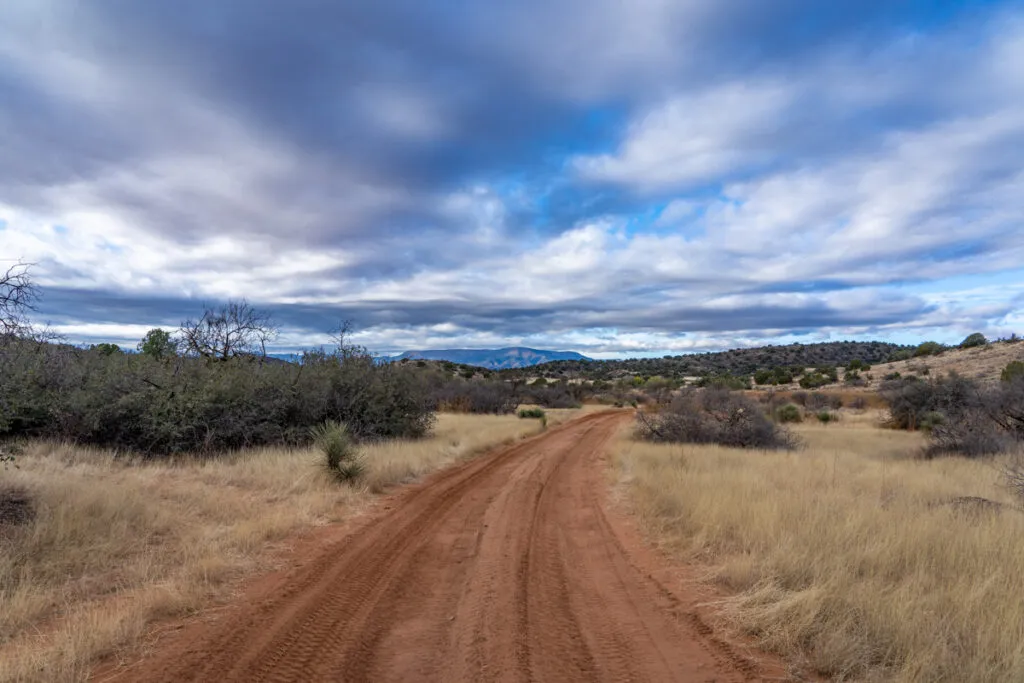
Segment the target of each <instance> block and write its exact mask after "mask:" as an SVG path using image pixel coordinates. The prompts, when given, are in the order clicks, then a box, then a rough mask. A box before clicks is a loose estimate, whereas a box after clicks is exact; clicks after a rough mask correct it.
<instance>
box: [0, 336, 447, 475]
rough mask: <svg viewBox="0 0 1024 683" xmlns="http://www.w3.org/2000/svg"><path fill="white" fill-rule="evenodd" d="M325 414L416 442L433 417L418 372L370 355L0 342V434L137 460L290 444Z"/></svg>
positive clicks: (364, 433) (367, 435) (359, 429)
mask: <svg viewBox="0 0 1024 683" xmlns="http://www.w3.org/2000/svg"><path fill="white" fill-rule="evenodd" d="M326 420H336V421H339V422H343V423H345V424H346V426H347V429H348V431H349V433H350V434H351V435H352V436H353V437H355V438H359V439H379V438H400V437H419V436H423V435H424V434H426V433H427V432H428V431H429V429H430V427H431V425H432V424H433V420H434V406H433V403H432V398H431V396H430V393H429V386H428V385H427V383H426V382H425V373H424V372H422V371H417V370H416V368H415V367H414V366H412V365H411V364H410V365H400V364H398V363H383V364H381V363H378V362H376V361H375V360H374V359H373V358H372V357H371V356H369V354H362V353H347V354H345V355H342V354H334V353H328V352H325V351H323V350H317V351H311V352H308V353H306V354H305V355H304V356H303V358H302V361H301V362H300V363H286V362H283V361H270V360H265V361H264V360H259V359H254V358H252V357H234V358H229V359H227V360H225V361H218V362H210V361H207V360H205V359H203V358H195V357H182V356H177V357H174V358H172V359H167V358H164V359H163V360H157V359H156V358H155V357H153V356H150V355H145V354H123V353H120V354H111V355H102V354H99V353H95V352H90V351H86V350H82V349H77V348H74V347H70V346H66V345H58V344H36V343H34V342H21V341H11V340H7V342H6V343H3V344H0V438H4V437H7V438H22V437H36V438H47V439H56V440H66V441H71V442H76V443H82V444H89V445H95V446H100V447H107V448H115V449H119V450H126V451H132V452H136V453H139V454H142V455H169V454H176V453H203V454H216V453H221V452H225V451H232V450H237V449H240V448H249V447H254V446H266V445H276V444H281V445H293V446H300V445H305V444H308V443H309V441H310V433H309V430H310V428H311V427H313V426H315V425H319V424H321V423H323V422H325V421H326Z"/></svg>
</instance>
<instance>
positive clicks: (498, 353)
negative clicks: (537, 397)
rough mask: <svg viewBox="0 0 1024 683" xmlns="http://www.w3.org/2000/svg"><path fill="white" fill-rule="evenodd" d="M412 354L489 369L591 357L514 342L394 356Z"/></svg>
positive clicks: (407, 355) (411, 353)
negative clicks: (498, 346) (507, 345)
mask: <svg viewBox="0 0 1024 683" xmlns="http://www.w3.org/2000/svg"><path fill="white" fill-rule="evenodd" d="M403 358H414V359H418V360H447V361H451V362H452V363H462V364H463V365H476V366H477V367H481V368H488V369H490V370H505V369H508V368H526V367H529V366H531V365H538V364H540V363H547V362H548V361H553V360H590V359H589V358H587V357H586V356H584V355H581V354H579V353H576V352H575V351H543V350H540V349H528V348H525V347H522V346H516V347H512V348H508V349H431V350H429V351H406V352H405V353H403V354H401V355H399V356H393V357H392V359H393V360H402V359H403Z"/></svg>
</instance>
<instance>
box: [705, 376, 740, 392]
mask: <svg viewBox="0 0 1024 683" xmlns="http://www.w3.org/2000/svg"><path fill="white" fill-rule="evenodd" d="M697 386H698V387H701V388H707V389H725V390H729V391H734V390H739V389H750V388H751V384H750V378H749V377H738V376H736V375H732V374H729V373H724V374H715V375H704V376H703V377H701V378H700V379H699V380H697Z"/></svg>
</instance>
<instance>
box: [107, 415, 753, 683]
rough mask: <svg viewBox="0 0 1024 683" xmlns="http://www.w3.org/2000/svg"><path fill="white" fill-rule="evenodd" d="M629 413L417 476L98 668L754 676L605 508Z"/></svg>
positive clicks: (411, 677) (337, 675)
mask: <svg viewBox="0 0 1024 683" xmlns="http://www.w3.org/2000/svg"><path fill="white" fill-rule="evenodd" d="M626 417H627V414H626V413H623V412H621V411H618V412H611V413H597V414H592V415H588V416H586V417H584V418H581V419H578V420H576V421H574V422H571V423H568V424H566V425H562V426H560V427H557V428H554V429H552V430H550V431H548V432H546V433H545V434H544V435H542V436H540V437H535V438H533V439H530V440H528V441H524V442H521V443H519V444H517V445H514V446H511V447H507V448H505V449H503V450H500V451H497V452H495V453H492V454H489V455H486V456H483V457H480V458H477V459H475V460H472V461H470V462H468V463H465V464H463V465H460V466H458V467H455V468H453V469H450V470H447V471H445V472H443V473H441V474H439V475H438V476H435V477H432V478H431V479H429V480H428V481H426V482H425V483H423V484H421V485H418V486H414V487H410V488H409V489H408V490H406V491H404V492H402V493H401V494H399V496H398V498H397V500H396V502H395V504H394V505H393V506H392V508H391V510H389V511H387V512H386V513H384V514H383V515H382V516H380V517H379V518H377V519H375V520H374V521H373V522H372V523H369V524H366V525H365V526H363V527H361V528H359V529H358V530H356V531H355V532H353V533H352V534H351V535H349V536H348V537H347V538H345V539H344V541H343V542H339V543H337V544H334V545H333V546H330V547H328V548H325V549H324V550H323V551H322V552H321V554H320V555H319V556H318V557H317V558H316V559H315V560H314V561H312V562H310V563H308V564H307V565H305V566H303V567H300V568H299V569H297V570H295V572H294V575H292V576H290V577H289V581H288V582H287V583H286V584H285V586H286V588H285V589H284V590H279V591H275V592H273V593H271V594H269V595H264V596H258V597H257V598H255V599H252V600H249V601H247V602H246V603H245V604H242V605H239V606H237V607H235V608H234V609H233V610H231V611H230V612H229V613H228V615H227V616H225V617H222V618H221V619H218V620H215V621H213V622H206V623H204V622H192V623H190V624H189V625H188V626H187V627H186V628H184V629H183V630H182V631H181V632H180V633H179V634H177V636H172V637H170V638H168V639H167V640H166V642H162V643H159V646H158V647H157V648H156V650H155V652H154V653H153V654H152V655H151V656H150V657H148V658H146V659H143V660H142V661H141V662H138V663H136V664H134V665H132V666H129V667H126V668H123V669H120V670H117V671H114V672H112V674H111V672H107V674H106V675H102V676H98V677H97V678H101V679H102V680H125V681H129V680H130V681H218V682H220V681H246V682H250V681H279V682H281V683H286V682H293V681H374V682H377V681H627V680H628V681H644V680H650V681H718V682H719V683H721V682H723V681H743V680H754V679H756V678H757V676H758V671H757V669H756V666H755V665H754V664H753V663H752V662H751V661H750V660H748V659H746V658H744V657H741V656H739V655H737V654H736V653H735V651H734V650H732V649H731V648H730V647H729V646H728V645H726V644H724V643H723V642H722V641H720V640H718V639H716V638H715V637H714V636H713V635H712V634H711V633H710V632H709V629H707V628H706V627H705V626H704V625H703V622H701V621H700V620H699V618H697V617H695V616H694V615H693V614H692V613H690V612H688V611H687V610H686V609H684V608H683V607H682V606H681V605H680V602H679V600H678V599H677V598H676V597H675V596H674V595H673V594H672V593H671V592H670V591H668V590H666V589H665V588H664V587H663V586H661V585H660V584H659V583H657V582H656V581H655V580H654V579H653V578H651V576H650V575H649V574H648V573H646V572H645V571H643V570H642V569H640V568H638V566H637V565H636V564H635V562H634V560H633V558H631V556H630V553H629V552H628V550H627V549H626V547H625V546H624V545H623V543H622V540H621V538H620V537H619V535H617V533H616V531H615V529H614V528H613V525H612V524H611V523H610V522H609V519H608V517H607V516H606V513H605V507H604V505H603V502H604V501H603V498H604V494H605V490H606V489H607V481H606V479H605V478H604V473H603V466H602V463H601V457H602V455H603V453H604V452H605V450H606V448H607V446H608V442H609V441H610V439H611V438H612V436H613V435H614V434H615V432H616V430H617V429H619V428H620V427H621V425H622V421H623V419H625V418H626Z"/></svg>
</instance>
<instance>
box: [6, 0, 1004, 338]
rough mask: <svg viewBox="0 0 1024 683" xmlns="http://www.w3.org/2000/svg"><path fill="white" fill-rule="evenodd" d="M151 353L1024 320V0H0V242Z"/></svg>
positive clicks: (83, 325)
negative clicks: (213, 332) (218, 340)
mask: <svg viewBox="0 0 1024 683" xmlns="http://www.w3.org/2000/svg"><path fill="white" fill-rule="evenodd" d="M19 258H20V259H24V260H27V261H31V262H34V263H35V264H36V266H35V268H34V270H33V272H34V275H35V278H36V280H37V282H38V283H39V284H40V285H41V287H42V293H43V299H42V301H41V305H40V310H39V311H38V313H37V315H36V318H37V319H38V320H39V321H40V322H43V321H47V322H49V323H50V324H51V325H53V326H54V327H55V328H56V329H57V330H58V331H60V332H62V333H63V334H65V335H66V336H67V337H68V338H69V339H71V340H73V341H76V342H82V343H88V342H96V341H114V342H119V343H122V344H126V345H131V346H134V344H135V342H136V341H137V340H138V338H139V337H140V336H141V335H142V334H143V333H144V332H145V331H146V330H147V329H149V328H151V327H154V326H165V327H175V326H176V325H177V324H178V323H179V322H180V321H181V320H182V319H183V318H185V317H188V316H190V315H193V314H195V313H197V312H199V311H201V310H202V307H203V305H204V303H215V302H219V301H224V300H227V299H229V298H239V297H247V298H248V299H249V301H250V302H252V303H254V304H257V305H259V306H261V307H264V308H267V309H270V310H271V311H273V312H274V314H275V316H276V317H277V319H278V320H279V322H280V323H281V324H282V335H281V338H280V340H279V342H278V344H279V350H282V351H283V350H289V349H295V348H300V347H304V346H310V345H313V344H318V343H321V342H323V341H325V336H324V335H325V332H326V331H327V330H329V329H330V328H332V327H333V326H335V325H336V323H337V321H338V320H340V319H349V320H351V321H352V322H353V323H354V325H355V326H356V328H357V329H358V331H359V332H358V337H357V338H358V340H359V341H361V342H363V343H365V344H366V345H368V346H369V347H370V348H371V349H373V350H375V351H378V352H394V351H401V350H403V349H407V348H440V347H452V346H456V347H490V346H503V345H512V344H526V345H531V346H535V347H540V348H557V349H572V350H577V351H581V352H584V353H587V354H589V355H592V356H595V357H614V356H623V355H649V354H656V355H661V354H664V353H682V352H688V351H702V350H708V349H715V348H722V347H736V346H744V345H749V344H756V343H761V342H776V343H777V342H788V341H803V342H810V341H817V340H827V339H884V340H891V341H898V342H914V341H920V340H922V339H926V338H932V339H938V340H940V341H959V340H960V339H961V338H962V337H963V336H965V335H966V334H967V333H969V332H972V331H976V330H981V331H984V332H986V333H989V334H991V335H996V336H998V335H1000V334H1005V333H1008V332H1010V331H1013V330H1016V331H1018V332H1024V269H1022V265H1021V264H1024V6H1022V5H1021V3H1019V2H982V1H980V0H978V1H973V2H971V1H967V0H962V1H959V2H953V1H949V2H945V1H943V0H914V1H911V0H830V1H829V2H822V1H821V0H773V1H772V2H761V1H759V0H675V1H673V0H630V1H628V2H627V1H625V0H515V1H507V2H506V1H505V0H492V1H489V2H481V1H478V0H477V1H461V0H434V1H429V0H374V1H373V2H370V1H368V0H367V1H363V0H352V1H350V2H327V1H325V0H178V1H177V2H173V3H170V2H141V1H136V2H132V1H130V0H90V1H89V2H83V1H81V0H3V2H2V3H0V259H3V260H14V259H19Z"/></svg>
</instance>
